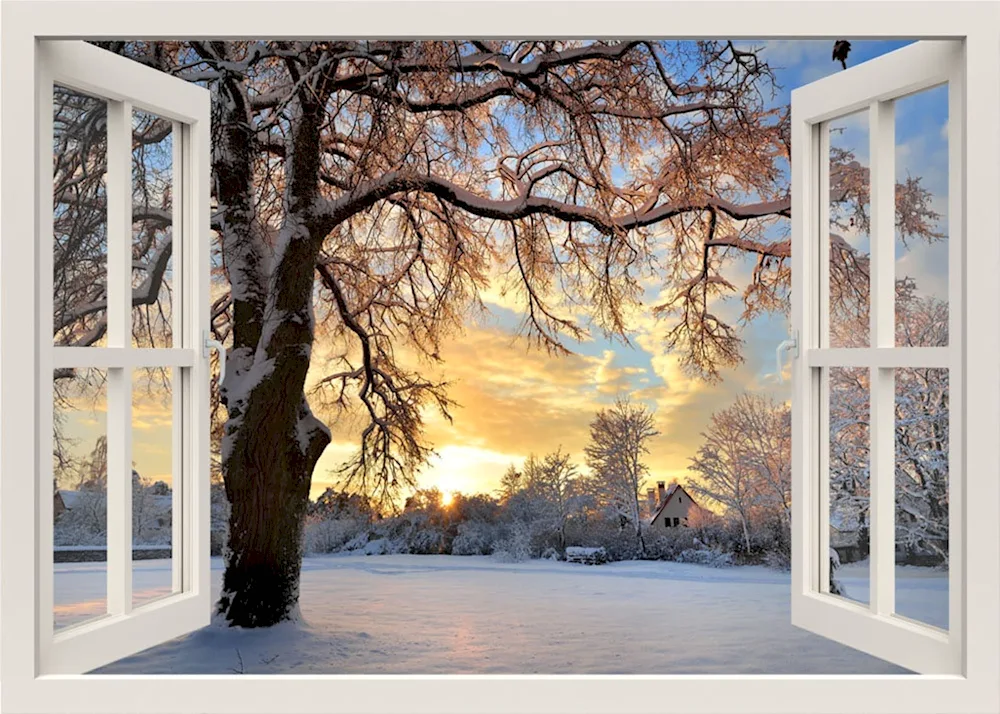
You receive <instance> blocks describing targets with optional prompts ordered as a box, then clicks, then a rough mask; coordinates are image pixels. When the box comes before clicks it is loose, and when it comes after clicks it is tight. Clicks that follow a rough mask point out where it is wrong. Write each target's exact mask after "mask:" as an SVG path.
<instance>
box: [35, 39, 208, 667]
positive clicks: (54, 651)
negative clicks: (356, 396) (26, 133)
mask: <svg viewBox="0 0 1000 714" xmlns="http://www.w3.org/2000/svg"><path fill="white" fill-rule="evenodd" d="M37 59H38V65H37V66H38V72H37V73H36V83H37V84H36V89H37V93H36V97H37V105H36V121H37V122H38V133H39V141H38V167H37V176H38V179H37V180H38V191H37V196H38V205H37V209H36V210H37V216H38V226H39V229H38V230H39V236H40V245H39V248H38V251H37V255H38V256H39V262H40V267H39V272H38V275H39V276H40V277H39V280H38V301H39V305H40V310H39V316H40V320H41V324H40V329H39V341H40V344H39V354H40V364H39V369H40V373H41V374H42V375H51V374H52V373H53V370H54V369H78V368H81V369H88V368H97V369H102V370H106V371H107V375H108V377H107V394H108V407H107V439H108V450H107V453H108V457H107V470H106V483H107V494H106V499H107V521H106V526H107V576H106V577H107V608H106V613H104V614H103V616H100V617H97V618H95V619H92V620H89V621H87V622H85V623H82V624H79V625H76V626H70V627H66V628H64V629H60V630H58V631H57V630H56V629H55V627H54V624H53V602H54V594H53V590H54V572H53V570H54V568H53V560H54V557H53V527H52V524H53V499H52V495H51V493H52V492H51V489H52V484H53V469H52V442H51V438H50V437H49V436H47V435H52V434H53V410H52V407H51V405H52V404H53V383H52V379H51V378H42V379H41V380H39V392H40V393H39V395H38V403H39V404H40V405H42V408H41V409H40V410H39V411H40V418H39V419H40V422H39V433H40V434H41V439H40V442H39V449H40V454H39V459H38V463H39V465H40V467H39V473H38V478H39V484H38V491H37V493H38V494H39V497H38V501H37V508H38V524H39V526H38V529H39V532H38V534H37V543H38V548H37V551H36V552H37V558H38V564H37V567H38V595H39V597H38V602H37V609H36V612H35V621H36V627H37V632H38V644H39V658H38V661H37V665H36V666H37V670H36V671H37V674H38V675H50V674H80V673H84V672H87V671H90V670H92V669H95V668H97V667H100V666H102V665H105V664H107V663H109V662H113V661H115V660H118V659H120V658H122V657H125V656H128V655H130V654H133V653H136V652H139V651H142V650H144V649H146V648H148V647H152V646H154V645H157V644H160V643H162V642H166V641H168V640H170V639H173V638H175V637H178V636H180V635H183V634H185V633H188V632H191V631H192V630H195V629H197V628H200V627H203V626H204V625H206V624H208V622H209V619H210V614H211V602H210V580H209V523H210V512H209V508H210V506H209V460H208V448H209V444H208V442H209V389H210V386H209V362H208V359H207V357H206V355H205V352H204V350H203V342H204V340H205V335H206V333H205V330H206V329H207V328H208V306H209V291H208V286H209V245H208V236H209V224H208V218H209V181H208V171H209V158H210V156H209V136H210V130H209V128H210V125H209V122H210V94H209V92H208V90H206V89H204V88H202V87H198V86H195V85H193V84H191V83H188V82H186V81H183V80H181V79H178V78H175V77H171V76H169V75H167V74H164V73H163V72H159V71H156V70H154V69H153V68H150V67H146V66H143V65H141V64H139V63H138V62H135V61H133V60H130V59H128V58H126V57H122V56H118V55H115V54H113V53H111V52H108V51H106V50H103V49H101V48H99V47H96V46H94V45H90V44H87V43H85V42H81V41H42V42H39V43H38V45H37ZM54 87H61V88H64V89H67V90H72V91H74V92H79V93H82V94H85V95H89V96H91V97H94V98H96V99H99V100H104V101H105V102H106V106H107V120H106V124H107V168H106V173H105V175H104V185H105V193H106V196H107V202H106V207H105V210H106V213H107V215H106V219H107V222H106V225H107V255H106V259H107V276H108V284H107V311H106V313H107V338H106V346H89V347H72V346H58V345H56V346H53V337H52V336H53V334H54V333H53V317H52V316H53V282H52V280H53V248H52V242H51V236H52V235H53V180H52V166H53V91H54ZM133 109H136V110H139V111H143V112H149V113H152V114H155V115H156V116H157V117H160V118H162V119H163V120H166V121H168V122H171V130H172V131H173V137H174V138H173V149H172V151H173V157H172V166H173V178H172V191H173V194H174V196H173V200H172V207H171V208H170V211H171V216H170V220H171V245H172V247H171V250H172V256H171V258H172V261H173V268H172V281H173V285H172V288H173V296H174V298H173V299H174V303H173V304H174V309H173V315H172V318H171V319H172V334H173V338H172V343H173V345H172V346H171V347H168V348H139V347H134V346H133V345H132V323H131V320H132V309H133V304H132V302H133V284H132V271H133V264H132V248H131V246H132V241H133V213H132V198H133V195H132V191H133V188H132V185H133V165H132V158H133V144H132V142H133V138H132V130H133ZM47 239H48V240H47ZM145 368H163V369H165V370H172V374H173V375H174V378H173V379H174V382H173V389H172V393H173V396H172V411H171V413H172V415H173V420H174V424H175V427H174V430H173V433H174V437H173V447H172V448H173V452H172V478H173V483H172V491H173V496H172V499H173V509H172V513H173V516H172V525H171V541H172V542H171V546H170V547H171V551H172V552H171V555H172V561H171V562H172V565H171V569H172V572H171V577H172V587H171V589H170V592H169V593H168V594H166V595H164V596H163V597H160V598H158V599H156V600H154V601H152V602H149V603H147V604H141V605H136V606H134V605H133V597H132V577H133V573H132V555H133V551H132V549H133V525H132V518H133V514H132V507H133V503H132V463H131V438H132V436H131V434H132V416H131V401H132V381H131V374H132V371H133V370H138V369H145Z"/></svg>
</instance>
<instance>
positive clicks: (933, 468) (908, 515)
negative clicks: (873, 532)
mask: <svg viewBox="0 0 1000 714" xmlns="http://www.w3.org/2000/svg"><path fill="white" fill-rule="evenodd" d="M896 564H897V568H896V613H897V614H898V615H902V616H904V617H907V618H910V619H912V620H918V621H920V622H924V623H927V624H929V625H934V626H936V627H941V628H944V629H947V628H948V370H947V369H897V370H896Z"/></svg>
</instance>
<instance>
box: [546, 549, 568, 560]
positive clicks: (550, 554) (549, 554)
mask: <svg viewBox="0 0 1000 714" xmlns="http://www.w3.org/2000/svg"><path fill="white" fill-rule="evenodd" d="M567 550H568V548H567ZM542 560H562V557H561V556H560V555H559V551H558V550H556V549H555V548H546V549H545V552H544V553H542Z"/></svg>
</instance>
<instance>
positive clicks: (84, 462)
mask: <svg viewBox="0 0 1000 714" xmlns="http://www.w3.org/2000/svg"><path fill="white" fill-rule="evenodd" d="M107 458H108V444H107V438H106V437H104V436H101V437H98V439H97V440H96V442H95V445H94V448H93V450H92V451H91V452H90V454H89V455H88V456H87V457H85V458H82V459H79V460H77V461H76V462H74V463H73V464H72V471H71V472H70V473H68V474H67V477H68V478H69V479H70V481H69V483H67V484H64V485H66V486H68V488H67V489H65V491H71V492H72V493H73V498H72V500H71V503H70V504H67V506H68V508H67V510H66V511H65V512H63V513H61V514H59V515H58V516H57V517H56V520H55V524H54V531H53V539H54V543H55V545H57V546H68V545H92V546H104V545H106V544H107V539H108V526H107V521H108V518H107V516H108V477H107V473H108V471H107ZM56 487H57V488H58V484H56ZM171 495H172V491H171V488H170V486H169V484H167V483H166V482H165V481H153V480H151V479H148V478H145V477H143V476H141V475H140V474H139V473H138V472H137V471H135V470H133V471H132V539H133V543H134V544H136V545H167V544H169V543H170V540H171V518H172V510H173V509H172V507H171V506H172V504H171V501H170V496H171Z"/></svg>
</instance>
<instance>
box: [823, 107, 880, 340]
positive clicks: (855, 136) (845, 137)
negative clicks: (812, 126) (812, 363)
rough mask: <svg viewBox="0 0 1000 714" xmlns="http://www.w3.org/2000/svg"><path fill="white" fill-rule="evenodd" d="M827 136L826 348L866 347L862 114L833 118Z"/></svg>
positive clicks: (867, 209) (865, 185)
mask: <svg viewBox="0 0 1000 714" xmlns="http://www.w3.org/2000/svg"><path fill="white" fill-rule="evenodd" d="M827 127H828V131H829V136H830V272H829V289H830V303H829V307H828V313H827V314H828V316H829V338H830V345H829V346H830V347H867V346H868V344H869V331H870V330H869V322H868V308H869V302H870V298H869V296H870V289H869V281H868V263H869V258H870V254H871V249H870V247H869V239H868V232H869V220H870V218H871V210H870V191H869V189H868V133H869V132H868V110H867V109H866V110H864V111H861V112H858V113H856V114H851V115H849V116H846V117H841V118H839V119H834V120H832V121H831V122H829V124H828V125H827Z"/></svg>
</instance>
